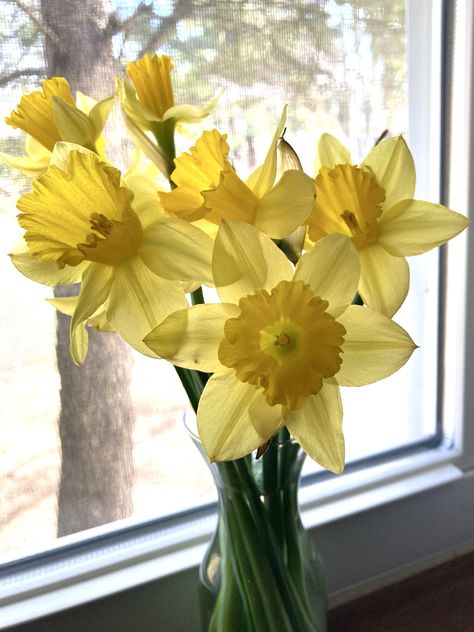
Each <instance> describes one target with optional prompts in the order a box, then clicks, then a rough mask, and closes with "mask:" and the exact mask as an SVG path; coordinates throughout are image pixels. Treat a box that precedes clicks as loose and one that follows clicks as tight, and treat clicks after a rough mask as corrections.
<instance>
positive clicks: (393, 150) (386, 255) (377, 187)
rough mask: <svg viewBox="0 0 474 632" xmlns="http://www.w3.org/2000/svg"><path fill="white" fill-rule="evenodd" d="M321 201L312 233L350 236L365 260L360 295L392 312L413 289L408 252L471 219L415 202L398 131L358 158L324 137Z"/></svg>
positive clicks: (313, 237)
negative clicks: (355, 160) (352, 160)
mask: <svg viewBox="0 0 474 632" xmlns="http://www.w3.org/2000/svg"><path fill="white" fill-rule="evenodd" d="M317 166H318V168H319V171H318V173H317V176H316V193H317V197H316V201H315V204H314V206H313V210H312V212H311V215H310V216H309V218H308V233H309V238H310V239H311V240H312V241H314V242H317V241H318V240H319V239H321V238H322V237H324V236H325V235H328V234H331V233H341V234H343V235H347V236H348V237H350V238H351V239H352V243H353V244H354V246H355V247H356V249H357V253H358V255H359V261H360V265H361V275H360V282H359V288H358V290H359V293H360V295H361V297H362V299H363V301H364V303H366V304H367V305H368V306H369V307H372V308H374V309H376V310H378V311H380V312H381V313H383V314H386V315H387V316H392V315H393V314H394V313H395V312H396V311H397V310H398V308H399V307H400V306H401V304H402V303H403V301H404V300H405V297H406V295H407V292H408V286H409V268H408V263H407V261H406V259H405V257H407V256H411V255H418V254H421V253H423V252H426V251H427V250H431V249H432V248H435V247H436V246H439V245H441V244H443V243H445V242H446V241H447V240H448V239H451V238H452V237H454V236H455V235H457V234H458V233H460V232H461V231H462V230H463V229H464V228H466V226H467V225H468V223H469V221H468V220H467V218H466V217H464V216H463V215H460V214H459V213H455V212H454V211H451V210H449V209H448V208H446V207H445V206H442V205H441V204H432V203H430V202H424V201H421V200H414V199H413V195H414V193H415V167H414V163H413V158H412V156H411V153H410V151H409V149H408V147H407V145H406V143H405V141H404V139H403V138H402V137H401V136H399V137H396V138H390V139H388V140H385V141H382V142H380V143H378V144H377V145H376V146H375V147H374V148H373V149H372V150H371V151H370V152H369V153H368V155H367V156H366V158H365V159H364V160H363V161H362V162H361V163H360V165H354V164H352V162H351V159H350V154H349V152H348V150H347V149H346V148H345V147H344V146H343V145H342V144H341V143H340V142H339V141H338V140H337V139H336V138H334V137H333V136H331V135H329V134H324V135H323V136H322V137H321V139H320V141H319V146H318V160H317Z"/></svg>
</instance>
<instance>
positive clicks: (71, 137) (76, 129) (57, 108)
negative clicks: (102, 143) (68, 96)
mask: <svg viewBox="0 0 474 632" xmlns="http://www.w3.org/2000/svg"><path fill="white" fill-rule="evenodd" d="M52 107H53V115H54V121H55V123H56V126H57V128H58V131H59V134H60V137H61V139H62V140H65V141H69V142H71V143H77V144H78V145H84V146H92V145H93V143H94V141H95V139H96V137H97V136H98V134H96V133H95V129H94V126H93V124H92V121H91V120H90V119H89V117H88V116H87V114H84V112H81V111H80V110H78V109H77V107H76V106H75V105H70V104H69V103H66V101H63V100H62V99H61V98H59V97H56V96H55V97H53V102H52Z"/></svg>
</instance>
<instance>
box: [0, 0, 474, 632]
mask: <svg viewBox="0 0 474 632" xmlns="http://www.w3.org/2000/svg"><path fill="white" fill-rule="evenodd" d="M442 9H443V3H442V1H441V0H433V1H431V0H412V1H411V2H408V11H409V13H408V15H409V33H410V34H411V37H409V42H410V49H409V67H410V82H409V90H410V104H411V106H412V107H414V108H419V107H427V108H428V111H430V116H429V117H427V118H426V119H425V120H424V124H423V125H420V124H419V122H418V123H417V126H416V127H414V128H413V129H415V130H416V135H415V134H413V135H412V136H411V137H410V144H411V146H412V147H414V148H415V151H414V153H415V159H416V162H417V163H418V165H420V164H423V162H424V161H426V159H427V156H428V157H429V158H430V163H429V164H430V166H431V167H432V173H431V178H433V176H434V177H436V173H437V172H438V162H437V158H436V156H437V151H435V148H436V147H439V144H440V143H439V141H440V138H439V137H436V133H435V130H437V129H439V120H440V117H439V114H440V113H439V110H438V106H437V103H438V100H437V99H436V98H434V99H433V98H432V96H433V93H436V91H437V90H439V88H440V86H439V85H438V84H436V83H433V82H432V81H429V79H428V77H427V73H426V68H427V67H431V68H433V69H436V68H439V64H440V56H439V47H437V46H433V40H432V38H430V37H420V33H422V34H424V35H427V31H426V30H423V29H422V28H421V29H420V28H419V26H420V24H423V25H427V24H430V25H432V27H433V29H435V30H436V28H438V29H439V24H440V19H441V12H442ZM456 9H457V11H458V13H459V17H458V24H459V30H458V33H457V37H456V49H457V50H456V54H457V65H458V68H462V69H463V73H462V74H461V73H459V72H458V73H457V74H455V75H454V77H453V86H454V93H453V101H452V121H453V124H452V134H451V143H450V147H449V151H450V155H451V156H452V159H451V161H450V165H451V168H450V171H449V181H450V196H449V205H450V206H451V208H455V209H456V210H458V211H460V212H463V213H466V214H467V210H468V209H469V208H470V207H471V206H472V205H473V204H474V191H473V188H472V187H471V186H470V184H469V183H470V182H474V126H473V124H472V121H471V111H472V105H474V94H473V83H472V79H471V78H472V73H473V70H474V64H473V53H474V48H473V18H474V8H473V0H457V2H456ZM417 69H418V71H417ZM427 143H431V145H427ZM428 181H429V176H427V180H426V181H422V187H425V186H427V184H426V183H427V182H428ZM431 182H432V180H431ZM447 250H448V252H447V279H448V289H447V306H446V335H445V343H446V349H445V366H446V367H447V370H446V371H445V372H444V384H445V396H444V401H443V415H444V423H445V428H446V439H445V441H444V442H443V443H442V444H441V445H440V446H439V447H437V448H434V449H423V450H419V451H417V452H416V453H414V454H407V455H402V456H400V457H398V458H394V459H391V460H389V461H387V462H385V463H380V464H378V465H375V466H371V467H367V468H364V469H360V470H356V471H352V472H350V473H348V474H346V475H343V476H341V477H337V478H331V479H329V480H326V481H323V482H320V483H314V484H311V485H308V486H305V487H303V488H302V490H301V503H302V516H303V520H304V522H305V524H306V526H307V527H308V529H309V530H310V533H311V535H312V537H314V540H315V543H316V545H317V546H318V548H319V550H320V551H321V554H322V557H323V560H325V562H326V563H325V569H326V574H327V580H328V588H329V593H330V604H331V605H336V604H340V603H342V602H344V601H347V600H349V599H351V598H354V597H357V596H360V595H362V594H365V593H367V592H369V591H371V590H373V589H375V588H380V587H381V586H384V585H386V584H389V583H392V582H394V581H397V580H400V579H402V578H404V577H407V576H409V575H411V574H413V573H415V572H419V571H421V570H424V569H426V568H428V567H430V566H433V565H435V564H437V563H440V562H442V561H445V560H448V559H450V558H452V557H454V556H456V555H459V554H461V553H463V552H467V551H471V550H474V505H473V503H472V498H473V496H474V476H473V471H474V470H473V466H474V425H473V424H472V423H471V422H472V419H473V417H474V389H473V388H472V386H471V384H473V383H474V379H473V378H474V360H473V358H474V331H473V330H472V329H470V328H469V323H470V322H474V233H473V230H472V229H471V230H468V231H465V233H464V234H463V235H461V236H459V237H457V238H456V241H455V243H454V245H452V246H448V249H447ZM214 526H215V514H214V510H213V509H212V508H209V509H207V510H203V511H202V512H200V513H199V514H196V515H193V514H190V515H187V516H186V515H185V516H176V517H174V518H173V519H172V520H171V522H169V521H168V522H167V523H166V528H163V526H162V525H161V524H160V523H159V522H157V523H153V522H150V523H147V524H143V525H140V526H138V527H134V528H132V526H131V524H130V523H129V522H128V521H123V523H121V524H119V527H122V528H121V529H119V530H118V531H117V532H115V533H114V534H113V535H110V533H109V531H110V527H108V528H107V527H99V528H97V529H92V530H91V531H90V534H91V536H92V539H91V540H88V541H86V542H83V541H82V540H81V536H80V535H74V536H69V537H67V538H64V539H62V541H61V542H62V545H64V544H65V545H66V549H65V550H62V553H61V554H60V555H59V554H58V555H56V556H55V557H53V558H52V559H48V558H47V557H45V558H44V559H41V556H39V557H38V559H37V560H36V561H35V560H33V561H32V562H31V563H29V564H28V565H25V566H24V567H21V566H19V567H18V569H17V570H9V569H8V567H7V568H4V569H3V570H4V575H5V578H4V580H2V579H1V576H0V629H6V628H8V627H9V626H11V625H15V624H19V623H22V622H31V623H30V624H29V627H28V629H29V630H31V631H32V632H34V630H35V624H34V622H33V621H34V620H35V619H36V618H38V617H42V616H45V615H49V614H51V613H55V612H60V611H62V610H65V609H67V608H70V607H72V606H83V607H82V609H81V611H82V614H81V615H80V616H82V619H84V616H87V608H88V606H87V604H88V603H89V602H91V601H93V600H96V599H98V598H100V597H106V596H110V595H117V596H116V598H117V599H120V598H121V597H120V594H119V593H120V591H123V590H127V589H130V588H133V587H138V586H144V585H146V584H147V583H148V582H154V590H155V597H156V599H155V606H154V611H155V616H156V615H157V613H159V615H158V616H159V626H160V629H163V630H166V631H167V632H182V630H183V629H186V630H188V631H189V632H194V631H195V630H196V632H197V630H198V616H197V601H196V598H195V595H194V594H193V592H192V590H191V591H190V585H191V584H195V582H196V578H197V575H196V566H197V565H198V563H199V561H200V559H201V558H202V555H203V553H204V550H205V547H206V545H207V543H208V541H209V537H210V535H211V534H212V532H213V530H214ZM94 536H96V537H94ZM12 568H13V567H12ZM171 584H172V585H173V586H175V587H176V586H179V587H180V589H179V590H176V589H174V591H173V599H171V600H170V599H169V587H170V585H171ZM138 601H140V600H138ZM137 607H140V606H139V605H138V602H137ZM177 613H179V616H178V617H177V616H176V615H177ZM107 616H108V617H110V616H113V612H112V611H111V610H110V609H109V610H107ZM142 620H143V613H142ZM183 621H185V625H186V628H183V625H184V624H183ZM109 625H110V624H109ZM104 629H112V628H110V627H107V628H105V627H104ZM113 629H114V630H120V629H121V628H120V622H117V623H116V624H115V627H113ZM150 629H151V627H150Z"/></svg>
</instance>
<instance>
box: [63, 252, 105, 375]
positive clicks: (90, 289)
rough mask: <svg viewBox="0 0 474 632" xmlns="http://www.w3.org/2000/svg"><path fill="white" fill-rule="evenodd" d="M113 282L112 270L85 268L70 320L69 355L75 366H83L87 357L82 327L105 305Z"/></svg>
mask: <svg viewBox="0 0 474 632" xmlns="http://www.w3.org/2000/svg"><path fill="white" fill-rule="evenodd" d="M112 282H113V269H112V268H111V267H110V266H105V265H102V264H93V265H91V266H89V268H87V270H86V271H85V273H84V275H83V277H82V285H81V291H80V293H79V296H78V299H77V304H76V308H75V310H74V313H73V315H72V318H71V339H70V350H71V355H72V358H73V360H74V362H75V363H76V364H79V365H81V364H83V362H84V360H85V359H86V355H87V332H86V331H85V329H84V325H85V323H86V321H87V319H88V318H89V316H92V314H94V312H96V311H97V310H98V309H99V307H100V306H101V305H103V304H104V303H105V301H106V300H107V297H108V295H109V292H110V290H111V287H112Z"/></svg>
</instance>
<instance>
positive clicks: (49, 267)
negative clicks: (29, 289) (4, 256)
mask: <svg viewBox="0 0 474 632" xmlns="http://www.w3.org/2000/svg"><path fill="white" fill-rule="evenodd" d="M10 258H11V260H12V263H13V265H14V266H15V268H16V269H17V270H18V271H19V272H21V274H24V275H25V276H26V277H28V278H29V279H31V280H32V281H36V282H37V283H41V284H42V285H48V286H50V287H56V286H57V285H70V284H71V283H78V282H79V281H80V280H81V278H82V275H83V273H84V271H85V270H86V269H87V267H88V266H89V265H90V262H89V261H83V262H82V263H80V264H79V265H77V266H68V265H66V266H64V268H62V269H60V268H58V267H57V265H56V263H55V262H54V261H42V260H41V259H38V258H37V257H33V256H32V255H30V253H29V252H28V246H27V245H26V242H25V240H24V239H23V238H21V239H19V240H18V241H17V243H16V244H15V246H14V248H13V251H12V253H11V254H10Z"/></svg>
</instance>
